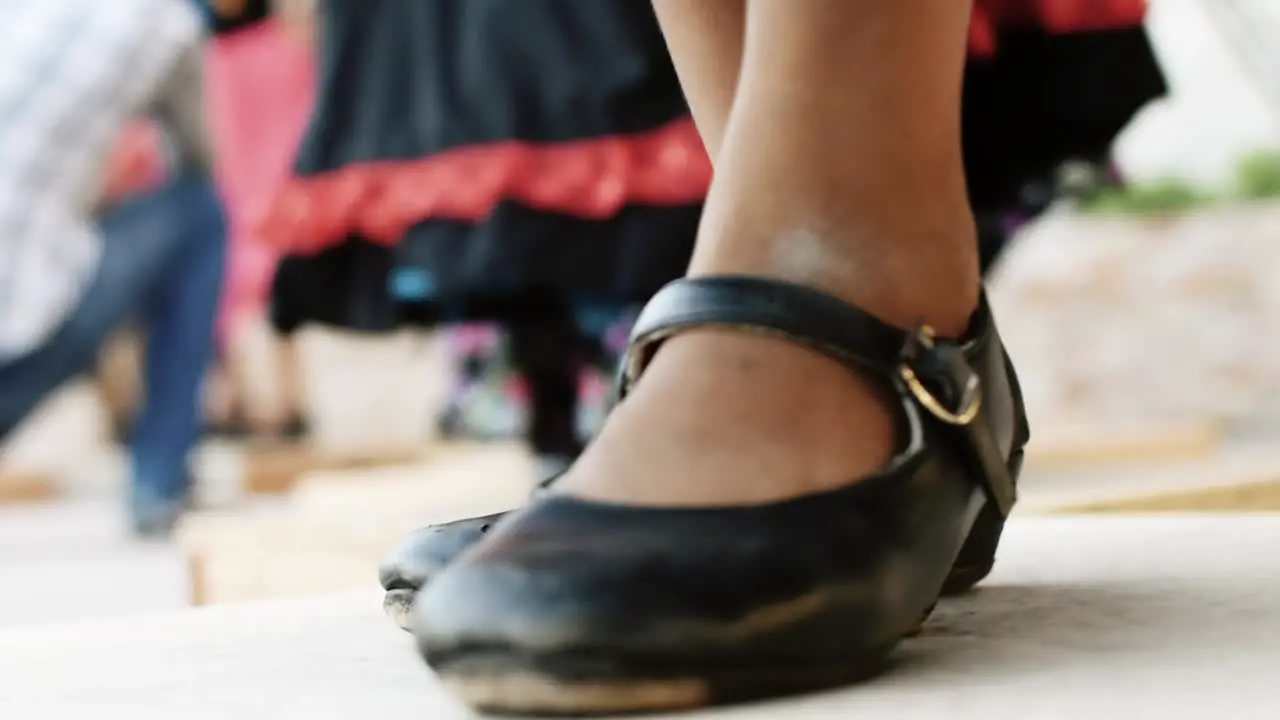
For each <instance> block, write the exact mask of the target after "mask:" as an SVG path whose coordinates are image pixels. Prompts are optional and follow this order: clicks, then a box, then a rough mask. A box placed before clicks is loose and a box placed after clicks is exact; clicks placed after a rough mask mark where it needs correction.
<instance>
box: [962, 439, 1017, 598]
mask: <svg viewBox="0 0 1280 720" xmlns="http://www.w3.org/2000/svg"><path fill="white" fill-rule="evenodd" d="M1022 458H1023V451H1022V450H1018V451H1017V452H1015V453H1013V455H1012V456H1011V457H1010V458H1009V476H1010V477H1011V478H1013V479H1014V481H1015V482H1017V479H1018V475H1019V474H1020V473H1021V472H1022ZM1003 533H1004V518H1002V517H1000V513H999V511H998V510H997V509H996V506H995V504H994V503H990V502H988V503H987V504H986V505H984V506H983V508H982V512H981V513H979V514H978V518H977V520H975V521H974V522H973V528H972V529H971V530H970V531H969V538H968V539H967V540H965V543H964V547H962V548H960V554H959V555H958V556H957V557H956V562H955V565H953V566H952V568H951V573H950V574H949V575H947V580H946V582H945V583H943V585H942V594H943V595H959V594H961V593H965V592H968V591H969V590H971V589H972V588H973V586H974V585H977V584H978V583H980V582H982V580H983V579H984V578H986V577H987V575H989V574H991V569H992V568H993V567H995V564H996V550H997V549H998V548H999V546H1000V536H1001V534H1003Z"/></svg>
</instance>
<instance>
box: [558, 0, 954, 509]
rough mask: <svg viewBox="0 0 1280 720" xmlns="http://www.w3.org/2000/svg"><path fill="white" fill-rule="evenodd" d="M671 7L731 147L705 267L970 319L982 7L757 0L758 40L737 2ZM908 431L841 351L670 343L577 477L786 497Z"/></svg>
mask: <svg viewBox="0 0 1280 720" xmlns="http://www.w3.org/2000/svg"><path fill="white" fill-rule="evenodd" d="M655 5H656V7H657V8H658V10H659V14H660V17H661V18H662V21H663V24H664V27H665V28H666V29H667V32H668V41H669V44H670V45H671V49H672V52H673V55H674V57H675V59H676V63H677V65H678V67H679V68H680V73H681V77H682V82H683V84H684V85H685V88H686V92H687V94H688V95H689V99H690V103H691V105H692V106H693V108H694V111H695V114H696V116H697V119H698V122H699V127H700V128H701V129H702V131H703V132H704V141H705V142H707V145H708V149H709V150H710V151H711V152H712V154H713V157H714V158H715V161H716V163H715V164H716V179H715V182H714V184H713V187H712V190H711V194H710V197H709V199H708V204H707V209H706V212H705V215H704V218H703V226H702V228H701V232H700V234H699V239H698V244H697V249H696V251H695V257H694V261H693V265H692V268H691V274H695V275H705V274H726V273H734V274H750V275H758V276H766V277H775V278H780V279H784V280H789V281H792V282H798V283H802V284H806V285H810V286H813V287H817V288H819V289H822V290H825V291H828V292H831V293H834V294H836V295H838V296H841V297H843V298H844V299H846V300H848V301H849V302H851V303H853V304H855V305H858V306H860V307H862V308H864V309H866V310H868V311H869V312H871V313H873V314H876V315H878V316H880V317H881V318H883V319H885V320H886V321H889V322H892V323H896V324H900V325H904V326H907V325H912V324H914V323H916V322H920V321H924V322H927V323H929V324H931V325H933V326H934V327H935V328H937V329H938V330H939V331H940V332H942V333H943V334H949V335H958V334H960V333H962V332H963V330H964V328H965V325H966V322H967V319H968V317H969V315H970V314H971V312H972V310H973V308H974V306H975V304H976V302H977V294H978V289H979V280H978V260H977V252H976V239H975V231H974V227H973V219H972V216H971V214H970V211H969V206H968V199H967V195H966V190H965V184H964V175H963V167H962V162H961V153H960V86H961V77H962V67H963V63H964V54H965V38H966V30H967V27H968V22H969V13H970V10H971V7H970V3H969V2H964V1H963V0H750V1H749V2H743V1H741V0H740V1H739V2H737V3H736V6H737V7H741V8H744V9H745V18H746V22H745V33H744V34H743V32H742V30H741V29H739V28H738V27H736V26H735V24H734V21H733V18H734V17H736V15H735V13H734V11H733V10H732V8H734V7H735V3H734V2H733V1H732V0H714V1H711V0H655ZM735 33H738V35H737V36H738V37H742V38H745V42H743V43H741V47H742V48H743V52H742V58H741V61H740V73H738V74H739V75H740V77H739V78H737V80H736V85H735V84H734V82H735V81H734V77H733V76H734V73H732V72H729V71H728V70H727V69H726V68H732V67H733V64H734V58H733V55H734V53H735V52H736V51H735V49H734V48H735V47H737V46H738V45H736V44H735V43H734V42H733V37H734V36H735ZM721 118H723V119H721ZM892 442H893V433H892V429H891V423H890V419H889V414H888V411H887V407H886V406H885V405H884V403H883V402H882V400H881V398H880V397H879V394H878V393H877V392H876V391H873V390H872V389H871V386H870V384H868V383H864V382H862V381H861V380H860V379H859V378H856V377H855V378H851V376H850V375H849V372H848V371H847V370H845V369H843V368H841V367H840V366H838V365H837V364H836V363H834V362H833V361H831V360H827V359H825V358H823V357H819V356H818V355H817V354H815V353H812V352H809V351H806V350H804V349H800V348H797V347H795V346H793V345H790V344H787V343H783V342H776V341H772V340H767V339H760V338H755V337H746V336H741V335H737V334H732V333H719V332H705V333H694V334H690V335H684V336H680V337H677V338H676V339H674V340H672V341H671V342H670V343H668V344H667V345H666V346H664V348H663V350H662V352H660V353H659V354H658V356H657V358H656V360H655V361H654V363H653V364H652V365H651V366H650V369H649V370H648V372H647V373H646V375H645V378H644V380H643V382H641V383H640V384H639V386H638V387H637V388H636V390H635V392H634V393H633V394H632V395H631V396H630V397H629V398H628V400H627V401H626V402H625V403H623V404H622V405H621V406H620V407H619V408H618V409H617V410H616V411H615V412H614V413H613V414H612V415H611V416H610V418H609V420H608V422H607V423H606V425H605V427H604V428H603V430H602V432H601V433H600V435H599V437H598V438H597V440H596V441H595V442H594V443H593V444H592V445H591V447H590V448H588V450H587V451H586V452H585V453H584V455H583V457H582V458H581V460H580V461H579V462H578V464H577V465H576V466H575V467H574V469H573V470H572V471H571V472H570V474H569V475H567V476H566V477H565V478H564V479H563V480H561V481H560V482H559V483H558V484H557V488H558V489H559V490H560V491H562V492H567V493H571V494H575V495H579V496H584V497H589V498H594V499H599V500H607V501H614V502H627V503H634V504H642V505H701V504H754V503H765V502H773V501H777V500H780V499H784V498H788V497H794V496H796V495H799V494H803V493H807V492H815V491H821V490H826V489H830V488H832V487H835V486H839V485H844V484H847V483H848V482H849V481H850V480H851V479H852V478H856V477H858V476H859V475H863V474H866V473H868V472H870V471H872V470H874V469H876V468H878V467H880V466H881V465H882V464H883V463H884V462H885V460H886V459H887V457H888V456H889V454H890V453H891V451H892Z"/></svg>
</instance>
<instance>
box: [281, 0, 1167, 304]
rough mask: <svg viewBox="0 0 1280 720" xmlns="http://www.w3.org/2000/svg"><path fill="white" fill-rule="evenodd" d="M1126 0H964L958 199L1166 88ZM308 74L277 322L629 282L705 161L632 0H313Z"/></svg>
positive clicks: (1109, 131)
mask: <svg viewBox="0 0 1280 720" xmlns="http://www.w3.org/2000/svg"><path fill="white" fill-rule="evenodd" d="M1144 11H1145V0H979V7H978V9H977V11H976V12H975V20H974V24H973V31H972V36H971V49H972V60H971V62H970V65H969V69H968V73H967V77H966V85H965V134H964V142H965V158H966V163H967V166H968V167H967V170H968V175H969V183H970V191H971V195H972V198H973V202H974V205H975V210H977V211H979V212H980V213H981V212H1001V211H1003V210H1004V209H1007V208H1012V207H1016V206H1018V204H1019V203H1021V202H1022V201H1023V198H1022V196H1021V193H1022V190H1023V188H1024V187H1025V186H1026V184H1027V183H1028V182H1029V181H1032V180H1035V179H1038V178H1043V177H1046V176H1047V175H1048V174H1049V173H1051V172H1052V171H1053V169H1054V168H1056V167H1057V166H1058V165H1059V164H1060V163H1061V162H1062V161H1063V160H1066V159H1070V158H1096V157H1101V156H1104V155H1105V154H1106V152H1107V150H1108V148H1109V146H1110V144H1111V142H1112V140H1113V139H1114V137H1115V135H1116V134H1117V133H1118V132H1119V131H1120V129H1122V128H1123V127H1124V125H1125V124H1127V122H1128V121H1129V119H1130V118H1131V117H1132V116H1133V114H1134V112H1135V111H1136V110H1137V109H1138V108H1140V107H1141V106H1142V105H1144V104H1145V103H1147V102H1148V101H1149V100H1151V99H1152V98H1154V97H1156V96H1158V95H1160V94H1162V93H1163V92H1164V84H1163V79H1162V77H1161V75H1160V72H1159V69H1158V67H1157V66H1156V64H1155V61H1154V57H1153V56H1152V53H1151V48H1150V46H1149V45H1148V43H1147V39H1146V36H1145V34H1144V33H1143V30H1142V29H1141V20H1142V17H1143V13H1144ZM322 18H323V19H322V23H321V25H322V31H321V41H320V53H321V56H320V69H319V78H320V87H319V92H318V103H317V108H316V111H315V115H314V117H313V119H312V123H311V125H310V128H309V131H308V133H307V136H306V138H305V140H304V142H303V145H302V148H301V150H300V154H299V157H298V161H297V166H296V176H295V177H294V178H293V179H292V180H291V181H290V182H289V183H287V184H286V186H285V187H283V188H282V189H281V191H280V193H279V195H278V197H277V198H276V199H275V202H274V203H272V205H271V211H270V212H269V213H268V214H267V216H266V217H265V218H263V219H262V226H261V229H262V231H263V233H264V235H265V236H267V237H269V238H270V239H271V241H272V242H273V243H275V244H276V245H278V246H280V247H282V248H284V249H286V250H287V252H288V253H289V257H288V258H286V260H285V261H284V262H282V264H281V266H280V269H279V271H278V273H277V278H276V286H275V292H274V298H273V305H274V314H275V316H276V321H277V325H278V326H279V327H281V328H282V329H286V330H287V329H289V328H291V327H293V326H295V325H296V324H298V323H300V322H303V321H306V320H318V321H320V322H326V323H332V324H338V325H343V326H346V327H350V328H354V329H365V330H380V329H385V328H387V327H389V326H394V325H395V324H397V323H399V322H403V320H404V318H405V317H406V315H405V312H406V311H405V308H406V307H409V308H413V310H412V312H410V313H409V315H410V316H412V317H416V318H419V319H422V320H423V321H426V322H431V321H435V320H439V319H442V318H457V319H474V318H485V319H493V320H498V321H502V320H504V319H505V318H506V317H508V316H510V315H511V314H512V313H517V312H519V311H520V307H521V302H520V299H521V298H526V297H528V296H529V293H535V294H541V295H546V294H548V293H549V294H552V295H556V296H560V297H563V298H566V299H568V300H570V301H574V300H582V301H584V302H597V303H606V304H630V303H637V302H643V301H644V300H645V299H646V298H647V297H648V296H649V295H651V294H652V293H653V292H654V291H655V290H657V289H658V288H659V287H661V286H662V285H663V284H664V283H666V282H668V281H669V280H671V279H673V278H675V277H678V276H679V275H680V274H682V272H683V271H684V268H685V265H686V263H687V261H688V257H689V253H690V251H691V248H692V244H693V237H694V233H695V231H696V227H697V222H698V216H699V214H700V211H701V205H702V200H703V198H704V196H705V193H706V190H707V187H708V184H709V183H710V180H711V166H710V163H709V161H708V159H707V157H706V154H705V152H704V151H703V148H702V145H701V142H700V140H699V138H698V136H697V132H696V129H695V128H694V126H693V122H692V120H691V119H690V117H689V114H688V109H687V107H686V105H685V102H684V99H683V96H682V94H681V91H680V87H679V84H678V82H677V79H676V76H675V72H674V70H673V68H672V66H671V62H670V60H669V58H668V56H667V52H666V47H665V45H664V43H663V40H662V36H661V34H660V32H659V29H658V26H657V22H656V20H655V19H654V17H653V11H652V8H651V6H650V0H361V2H359V3H354V2H346V1H345V0H326V1H324V2H322Z"/></svg>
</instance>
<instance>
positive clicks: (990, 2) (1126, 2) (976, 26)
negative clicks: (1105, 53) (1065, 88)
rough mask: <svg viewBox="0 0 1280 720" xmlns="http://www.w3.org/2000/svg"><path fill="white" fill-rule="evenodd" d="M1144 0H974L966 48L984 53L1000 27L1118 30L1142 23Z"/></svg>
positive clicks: (1058, 31) (992, 49)
mask: <svg viewBox="0 0 1280 720" xmlns="http://www.w3.org/2000/svg"><path fill="white" fill-rule="evenodd" d="M1146 17H1147V0H977V2H976V4H975V7H974V12H973V24H972V25H971V26H970V31H969V52H970V53H972V54H974V55H977V56H979V57H988V56H990V55H992V54H994V53H995V52H996V50H997V47H996V35H997V32H998V30H999V29H1000V28H1004V27H1016V26H1034V27H1039V28H1043V29H1044V30H1046V31H1048V32H1050V33H1053V34H1055V35H1063V34H1067V33H1074V32H1097V31H1100V30H1118V29H1121V28H1127V27H1135V26H1139V25H1142V23H1143V21H1144V20H1146Z"/></svg>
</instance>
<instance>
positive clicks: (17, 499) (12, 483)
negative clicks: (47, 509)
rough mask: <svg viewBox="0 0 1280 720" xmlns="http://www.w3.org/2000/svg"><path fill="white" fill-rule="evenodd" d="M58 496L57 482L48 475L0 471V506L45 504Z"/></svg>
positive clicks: (32, 472) (59, 492)
mask: <svg viewBox="0 0 1280 720" xmlns="http://www.w3.org/2000/svg"><path fill="white" fill-rule="evenodd" d="M60 494H61V488H59V486H58V483H57V480H56V479H55V478H54V477H53V476H52V475H50V474H48V473H41V472H34V471H17V470H0V505H10V504H13V505H16V504H19V503H31V502H47V501H49V500H53V499H54V498H56V497H58V496H59V495H60Z"/></svg>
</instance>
